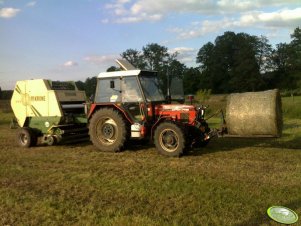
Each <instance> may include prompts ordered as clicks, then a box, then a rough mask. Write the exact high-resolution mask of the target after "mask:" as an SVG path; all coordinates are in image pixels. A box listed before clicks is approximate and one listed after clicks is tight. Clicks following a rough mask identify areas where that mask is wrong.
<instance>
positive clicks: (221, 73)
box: [197, 31, 263, 93]
mask: <svg viewBox="0 0 301 226" xmlns="http://www.w3.org/2000/svg"><path fill="white" fill-rule="evenodd" d="M257 46H258V40H257V39H256V37H255V36H250V35H248V34H246V33H238V34H235V33H234V32H230V31H228V32H225V33H224V34H223V35H221V36H218V37H217V38H216V39H215V42H214V44H212V43H210V42H209V43H207V44H205V45H204V46H203V47H202V48H201V49H200V50H199V52H198V55H197V63H200V64H201V65H200V69H201V73H202V75H201V78H203V79H202V80H203V82H204V83H208V85H202V86H203V87H201V88H207V89H210V88H211V89H212V91H213V92H215V93H229V92H241V91H253V90H259V89H261V87H262V85H263V80H262V78H261V76H260V73H259V62H258V58H256V56H258V54H257V53H258V52H257V51H258V48H257Z"/></svg>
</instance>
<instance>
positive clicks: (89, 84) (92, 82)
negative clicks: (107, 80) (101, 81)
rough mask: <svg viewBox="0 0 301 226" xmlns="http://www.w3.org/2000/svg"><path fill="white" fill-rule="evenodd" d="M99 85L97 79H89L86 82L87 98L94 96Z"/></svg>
mask: <svg viewBox="0 0 301 226" xmlns="http://www.w3.org/2000/svg"><path fill="white" fill-rule="evenodd" d="M96 85H97V78H96V77H91V78H90V77H88V78H87V79H86V81H85V91H86V95H87V97H91V96H94V94H95V90H96Z"/></svg>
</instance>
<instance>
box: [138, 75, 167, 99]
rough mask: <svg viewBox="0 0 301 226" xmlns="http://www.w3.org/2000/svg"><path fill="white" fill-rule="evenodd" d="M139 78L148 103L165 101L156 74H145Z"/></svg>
mask: <svg viewBox="0 0 301 226" xmlns="http://www.w3.org/2000/svg"><path fill="white" fill-rule="evenodd" d="M139 78H140V81H141V86H142V89H143V92H144V95H145V98H146V100H147V101H164V100H165V98H164V95H163V93H162V91H161V89H160V86H159V82H158V79H157V76H156V74H155V73H144V74H142V75H141V76H139Z"/></svg>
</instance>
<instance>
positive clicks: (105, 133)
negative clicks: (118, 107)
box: [96, 117, 118, 145]
mask: <svg viewBox="0 0 301 226" xmlns="http://www.w3.org/2000/svg"><path fill="white" fill-rule="evenodd" d="M96 128H97V130H96V135H97V137H98V139H99V141H100V142H101V143H103V144H105V145H111V144H113V143H114V142H115V141H116V139H117V134H118V127H117V124H116V122H115V121H114V120H113V119H111V118H109V117H105V118H101V119H100V120H99V121H98V122H97V125H96Z"/></svg>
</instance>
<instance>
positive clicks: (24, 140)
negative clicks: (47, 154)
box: [17, 127, 36, 148]
mask: <svg viewBox="0 0 301 226" xmlns="http://www.w3.org/2000/svg"><path fill="white" fill-rule="evenodd" d="M35 141H36V138H35V134H34V133H33V131H32V130H31V129H30V128H25V127H24V128H20V129H19V130H18V132H17V143H18V145H19V146H21V147H23V148H29V147H31V146H34V145H35Z"/></svg>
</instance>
